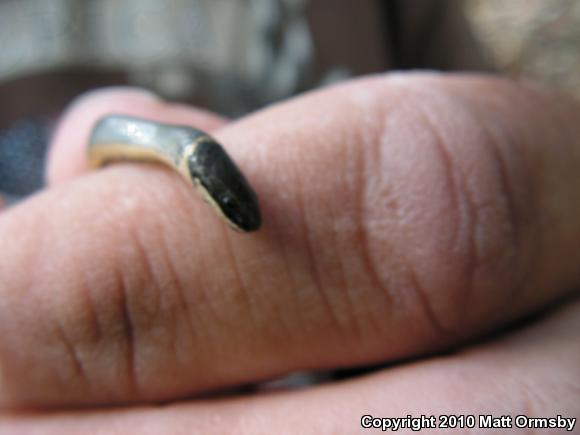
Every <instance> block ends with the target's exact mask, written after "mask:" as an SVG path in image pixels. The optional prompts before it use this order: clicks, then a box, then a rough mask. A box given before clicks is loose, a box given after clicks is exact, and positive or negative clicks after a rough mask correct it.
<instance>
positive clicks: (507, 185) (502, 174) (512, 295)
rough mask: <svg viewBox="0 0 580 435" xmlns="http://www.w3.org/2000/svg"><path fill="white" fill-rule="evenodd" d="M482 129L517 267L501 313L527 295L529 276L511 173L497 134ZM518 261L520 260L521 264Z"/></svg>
mask: <svg viewBox="0 0 580 435" xmlns="http://www.w3.org/2000/svg"><path fill="white" fill-rule="evenodd" d="M481 128H482V130H483V131H484V132H485V134H486V135H487V137H488V140H487V141H486V143H488V144H489V147H488V149H489V150H490V152H491V154H492V162H493V163H494V164H495V166H496V167H497V169H498V170H497V172H498V174H499V182H500V187H501V190H500V192H499V195H500V198H502V199H503V200H504V202H505V204H506V208H507V212H508V213H507V216H508V222H509V226H510V229H509V231H508V234H509V236H511V237H509V239H510V241H511V243H508V244H506V247H507V246H508V245H511V248H509V247H507V249H509V250H510V252H511V254H510V255H509V257H510V259H509V260H508V261H509V262H510V263H512V264H514V265H515V266H516V267H515V268H514V269H515V270H513V274H512V275H511V276H512V277H513V278H512V279H511V281H512V285H511V286H510V285H508V286H507V287H508V290H510V291H509V296H508V300H507V301H504V303H501V304H500V305H499V307H497V308H498V309H497V311H501V309H502V307H505V306H506V305H507V304H509V303H510V302H512V301H514V300H517V299H521V294H522V293H525V291H526V289H527V288H528V285H527V283H526V279H527V276H526V274H525V273H522V269H521V267H520V264H521V261H522V258H523V255H524V250H523V249H522V248H521V241H520V237H521V236H520V231H521V230H522V228H523V226H522V224H521V218H520V213H519V210H518V208H517V206H516V204H515V201H516V199H515V194H514V189H513V188H512V184H511V181H510V179H509V175H508V174H509V172H508V171H507V164H506V161H505V157H504V156H503V154H502V152H501V151H500V146H499V142H498V139H497V137H496V136H495V134H493V133H492V132H491V129H489V128H488V127H487V125H486V123H481ZM518 259H519V260H520V261H519V262H518ZM523 261H524V263H525V258H523ZM506 302H507V303H506Z"/></svg>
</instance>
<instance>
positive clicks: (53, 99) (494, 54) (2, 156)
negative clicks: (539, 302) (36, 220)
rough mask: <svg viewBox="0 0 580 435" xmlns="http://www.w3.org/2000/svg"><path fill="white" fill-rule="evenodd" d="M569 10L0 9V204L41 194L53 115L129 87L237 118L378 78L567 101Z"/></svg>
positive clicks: (372, 6) (72, 5)
mask: <svg viewBox="0 0 580 435" xmlns="http://www.w3.org/2000/svg"><path fill="white" fill-rule="evenodd" d="M579 48H580V0H510V1H505V0H463V1H460V0H361V1H354V0H123V1H118V0H42V1H41V0H0V197H3V198H5V199H7V200H8V201H9V202H11V201H15V200H18V199H19V198H21V197H23V196H26V195H28V194H30V193H31V192H33V191H35V190H37V189H39V188H41V187H42V184H43V166H44V159H45V153H46V146H47V144H48V142H49V140H50V134H51V131H52V130H53V128H54V125H55V123H57V122H58V118H59V116H60V114H61V113H62V111H63V109H64V108H65V107H66V106H67V105H68V104H69V103H70V102H71V101H72V100H73V99H74V98H75V97H76V96H78V95H80V94H81V93H83V92H86V91H88V90H91V89H95V88H99V87H103V86H115V85H132V86H141V87H145V88H148V89H150V90H153V91H154V92H156V93H158V94H159V95H161V96H162V97H164V98H166V99H169V100H177V101H182V102H186V103H190V104H195V105H198V106H201V107H205V108H207V109H210V110H214V111H216V112H218V113H220V114H222V115H226V116H230V117H237V116H241V115H243V114H245V113H248V112H250V111H253V110H256V109H259V108H261V107H264V106H266V105H268V104H270V103H272V102H275V101H279V100H282V99H285V98H288V97H290V96H292V95H296V94H298V93H301V92H305V91H307V90H309V89H313V88H316V87H319V86H325V85H328V84H331V83H335V82H338V81H341V80H346V79H348V78H350V77H355V76H359V75H364V74H370V73H377V72H382V71H387V70H405V69H425V68H426V69H436V70H442V71H462V70H463V71H467V70H470V71H487V72H492V73H504V74H508V75H510V76H513V77H528V78H532V79H535V80H538V81H541V82H544V83H547V84H549V85H551V86H554V87H559V88H561V89H562V90H563V91H565V92H568V93H572V94H575V95H578V96H580V57H579V56H578V50H579Z"/></svg>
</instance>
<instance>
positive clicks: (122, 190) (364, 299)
mask: <svg viewBox="0 0 580 435" xmlns="http://www.w3.org/2000/svg"><path fill="white" fill-rule="evenodd" d="M578 109H579V107H578V104H577V103H576V102H574V101H571V100H568V99H566V98H565V97H562V96H556V95H553V94H551V93H549V92H546V91H544V90H541V89H536V88H534V87H532V86H522V85H518V84H515V83H512V82H509V81H506V80H500V79H493V78H487V77H483V76H448V77H446V76H440V75H422V74H420V75H416V74H409V75H390V76H380V77H373V78H365V79H361V80H356V81H353V82H351V83H349V84H345V85H341V86H337V87H334V88H331V89H326V90H321V91H317V92H314V93H312V94H309V95H306V96H304V97H299V98H296V99H294V100H292V101H289V102H287V103H284V104H281V105H277V106H274V107H271V108H267V109H265V110H263V111H262V112H260V113H257V114H255V115H252V116H249V117H247V118H244V119H241V120H240V121H237V122H234V123H230V124H226V123H225V121H224V120H221V119H219V118H217V117H215V116H213V115H210V114H207V113H204V112H201V111H198V110H195V109H190V108H186V107H183V106H173V105H168V104H164V103H161V102H159V101H156V100H154V99H153V98H151V97H149V96H145V95H143V94H140V93H138V94H136V93H134V92H130V91H107V92H105V93H100V94H99V93H98V94H93V95H91V96H89V97H87V98H85V99H83V100H82V101H81V102H79V103H77V104H76V105H75V106H73V108H72V109H71V110H70V111H69V112H68V113H67V115H66V116H65V119H64V121H63V123H62V124H61V127H60V128H59V131H58V133H57V135H56V137H55V141H54V144H53V147H52V151H51V155H50V159H49V166H48V169H47V171H48V179H49V182H50V186H49V188H48V189H47V190H45V191H44V192H42V193H40V194H38V195H36V196H35V197H32V198H30V199H29V200H27V201H26V202H24V203H22V204H20V205H18V206H16V207H13V208H11V209H9V210H7V211H5V212H3V214H2V215H0V238H1V240H2V252H1V253H0V255H1V256H2V259H1V260H0V276H2V282H1V283H0V301H1V302H0V336H1V337H2V339H1V340H0V374H1V375H0V379H1V381H0V401H1V403H2V405H3V408H4V410H5V411H4V413H3V416H2V417H0V433H1V434H4V433H6V434H8V433H10V434H14V433H19V434H27V433H34V434H59V435H60V434H78V433H96V432H98V433H152V434H153V433H154V434H162V433H167V434H177V433H203V434H207V433H239V434H246V433H247V434H256V433H300V434H307V433H316V434H320V433H333V434H337V433H353V432H356V431H358V430H360V431H363V430H362V428H361V427H360V421H361V417H362V416H363V415H365V414H370V415H374V416H377V417H387V416H406V415H407V414H413V415H420V414H427V415H431V414H433V415H440V414H494V415H505V414H509V415H517V414H526V413H527V414H533V415H534V416H538V415H542V416H556V415H557V414H561V415H563V416H567V417H574V416H578V414H579V413H580V405H579V403H580V401H579V400H578V398H579V395H580V394H579V385H580V370H579V369H578V367H579V364H578V362H579V361H580V345H579V344H578V343H580V303H578V301H577V289H578V287H579V285H580V250H578V246H579V242H580V219H578V216H580V139H579V137H580V134H579V133H580V127H579V123H578V115H579V113H580V111H579V110H578ZM105 113H126V114H130V115H135V116H142V117H147V118H151V119H156V120H159V121H165V122H173V123H187V124H190V125H192V126H195V127H199V128H201V129H206V130H211V131H212V133H213V134H214V135H215V136H216V138H217V139H218V140H219V141H220V142H221V143H223V144H224V145H225V146H226V147H227V148H228V150H229V152H230V153H231V155H232V156H233V157H234V159H235V161H236V162H237V163H239V165H240V167H241V169H242V170H243V172H244V173H245V174H246V175H247V178H248V179H249V181H250V182H251V184H252V186H253V187H254V188H255V189H256V191H257V193H258V196H259V198H260V201H261V207H262V214H263V228H262V229H261V230H260V231H259V232H257V233H255V234H251V235H247V234H237V233H234V232H232V231H231V230H229V229H228V228H226V226H225V225H224V224H223V223H222V222H221V221H219V220H217V219H216V218H215V216H214V215H213V212H212V211H211V210H210V209H209V207H206V206H205V205H203V204H202V202H201V201H200V198H198V197H197V196H196V194H195V193H194V191H193V189H192V188H191V186H188V185H187V184H186V183H184V182H183V180H182V179H181V178H180V177H179V176H178V175H177V174H174V173H172V172H171V171H168V170H166V169H164V168H161V167H159V166H154V165H143V164H116V165H112V166H110V167H107V168H104V169H103V170H100V171H96V172H92V173H87V174H85V172H86V163H85V157H84V149H85V146H86V143H87V136H88V133H89V130H90V127H91V125H92V124H93V123H94V121H95V120H96V118H98V117H99V116H101V115H102V114H105ZM81 175H82V176H81ZM556 305H558V308H557V310H555V311H553V312H552V313H551V314H549V315H548V316H543V317H537V318H536V319H535V320H534V321H533V322H529V323H528V324H526V325H520V327H519V328H518V329H517V330H515V331H513V332H511V333H509V334H507V335H498V336H495V337H492V338H490V337H489V336H488V334H490V333H494V332H497V331H498V330H501V329H502V328H505V327H507V326H509V325H511V324H513V323H514V322H517V321H520V320H522V319H524V318H526V317H527V316H529V315H531V314H534V313H538V312H542V311H544V310H545V309H547V308H549V307H553V306H556ZM486 336H488V339H487V340H485V341H476V340H480V339H481V338H482V337H486ZM444 351H452V353H449V352H447V353H445V354H444V355H443V356H434V355H437V353H440V352H444ZM420 356H423V357H424V358H423V359H421V360H413V361H408V362H406V363H401V364H399V365H396V366H392V367H390V368H387V369H382V370H379V371H377V372H375V373H373V374H370V375H367V376H365V377H361V378H354V379H351V380H348V381H343V382H336V383H329V384H326V385H322V386H317V387H313V388H310V389H305V390H300V391H288V392H280V393H277V394H254V395H246V396H236V397H223V398H220V399H215V398H214V399H191V397H192V396H194V395H196V394H199V393H204V392H208V391H215V390H218V389H224V388H230V387H235V386H239V385H243V384H247V383H252V382H259V381H262V380H266V379H271V378H274V377H277V376H282V375H284V374H287V373H291V372H293V371H302V370H335V369H337V368H344V367H350V366H357V365H366V364H382V363H388V362H393V361H401V360H410V359H412V358H415V357H420ZM170 401H171V402H170ZM159 402H165V403H167V404H166V405H164V406H158V405H155V403H159ZM168 402H170V403H168ZM129 404H130V405H133V406H126V405H129ZM95 405H98V406H102V405H104V406H107V408H106V409H103V408H94V407H93V408H83V409H77V408H79V407H90V406H95ZM438 433H439V432H438ZM454 433H460V431H454Z"/></svg>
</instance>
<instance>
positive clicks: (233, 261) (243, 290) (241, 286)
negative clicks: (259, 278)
mask: <svg viewBox="0 0 580 435" xmlns="http://www.w3.org/2000/svg"><path fill="white" fill-rule="evenodd" d="M221 231H222V235H223V239H224V241H225V248H226V253H227V256H228V258H229V260H230V261H229V263H230V265H231V269H232V270H233V271H234V276H235V279H236V282H237V283H238V293H239V294H242V295H243V297H244V300H245V302H246V306H247V308H248V311H249V313H250V316H249V317H250V319H251V320H252V322H253V325H254V327H255V329H258V328H256V327H257V326H258V322H257V319H258V317H256V314H255V308H254V306H255V305H254V303H253V300H252V299H253V298H252V294H251V291H250V289H248V287H247V284H246V283H245V282H244V280H243V279H242V273H241V271H240V267H239V264H238V261H239V260H238V258H237V257H236V254H235V253H234V250H233V247H232V241H231V239H230V234H229V233H227V231H229V229H228V228H225V226H223V225H222V229H221Z"/></svg>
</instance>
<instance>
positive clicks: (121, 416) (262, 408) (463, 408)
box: [0, 302, 580, 435]
mask: <svg viewBox="0 0 580 435" xmlns="http://www.w3.org/2000/svg"><path fill="white" fill-rule="evenodd" d="M579 342H580V303H578V302H576V303H575V304H572V305H570V306H567V307H565V308H563V309H561V310H559V311H558V312H557V313H555V314H552V315H551V316H549V317H548V318H547V319H544V320H543V321H542V322H540V323H538V324H537V325H533V326H531V327H529V328H526V329H525V330H523V331H518V332H515V333H512V334H510V335H508V336H506V337H504V338H502V339H501V340H499V341H497V342H491V343H489V344H484V345H482V346H478V347H475V348H470V349H467V350H465V351H463V352H460V353H457V354H453V355H449V356H445V357H441V358H436V359H433V360H427V361H423V362H418V363H413V364H408V365H404V366H400V367H397V368H391V369H388V370H384V371H382V372H378V373H376V374H372V375H368V376H365V377H361V378H358V379H353V380H350V381H347V382H340V383H335V384H329V385H327V386H322V387H315V388H311V389H308V390H302V391H298V392H290V393H281V394H265V395H257V396H253V397H251V396H250V397H248V396H243V397H238V398H233V399H232V398H230V399H221V400H213V401H199V402H189V403H182V404H173V405H169V406H167V407H163V408H159V407H156V408H155V407H142V408H133V409H121V410H108V411H102V410H100V411H91V412H76V413H55V414H51V413H37V414H21V415H18V416H11V417H9V416H6V417H4V418H3V419H2V418H0V434H12V433H18V434H23V435H28V434H34V435H52V434H58V435H68V434H75V435H76V434H82V433H92V432H93V431H94V430H95V429H96V428H99V430H101V431H103V432H104V433H128V432H139V433H151V434H174V433H181V432H182V431H183V432H184V433H185V432H187V433H194V434H196V433H199V434H213V433H216V434H221V433H228V434H240V435H242V434H258V433H279V434H304V435H307V434H331V433H332V434H339V433H340V434H342V433H344V434H353V433H359V432H360V433H368V432H369V430H370V431H371V433H372V432H374V431H376V432H380V431H381V426H379V427H378V428H376V427H372V426H371V427H370V428H369V424H371V425H372V423H373V418H375V419H379V420H378V421H376V423H378V424H379V425H382V424H384V425H385V430H386V431H392V432H397V433H415V432H418V431H419V430H420V431H421V433H423V432H425V433H453V434H456V433H466V434H467V433H479V432H483V431H484V430H489V429H492V428H498V427H501V428H502V430H504V431H505V430H507V431H508V432H511V431H515V430H518V429H523V428H526V429H529V430H530V431H531V432H534V433H535V432H536V431H538V432H539V431H540V430H542V429H544V430H545V431H546V429H548V428H550V427H551V428H557V430H558V431H559V432H566V431H567V432H572V431H577V430H578V427H579V426H578V425H579V424H580V422H578V419H577V416H578V415H579V413H580V401H579V400H578V385H579V384H580V372H579V371H578V361H579V360H580V346H578V343H579ZM422 415H423V416H425V417H426V418H425V419H423V421H424V422H425V423H423V426H419V424H421V423H420V422H421V418H420V417H421V416H422ZM363 416H371V417H372V418H366V419H363ZM408 416H412V417H413V420H411V419H408ZM431 416H433V417H431ZM470 416H473V419H471V418H470ZM489 416H491V417H493V419H494V420H493V421H495V423H493V422H492V420H491V419H490V418H489ZM504 416H507V418H506V417H504ZM558 416H560V418H558ZM383 419H384V420H383ZM395 419H398V420H399V424H401V423H403V424H406V426H404V427H403V428H399V429H395V427H394V424H396V423H395ZM548 419H549V420H548ZM433 424H435V425H436V426H432V425H433ZM493 424H495V426H494V425H493ZM498 424H503V426H497V425H498ZM363 425H365V427H363ZM389 425H390V426H389ZM429 425H431V426H429ZM413 428H414V429H413Z"/></svg>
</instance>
